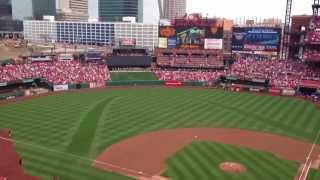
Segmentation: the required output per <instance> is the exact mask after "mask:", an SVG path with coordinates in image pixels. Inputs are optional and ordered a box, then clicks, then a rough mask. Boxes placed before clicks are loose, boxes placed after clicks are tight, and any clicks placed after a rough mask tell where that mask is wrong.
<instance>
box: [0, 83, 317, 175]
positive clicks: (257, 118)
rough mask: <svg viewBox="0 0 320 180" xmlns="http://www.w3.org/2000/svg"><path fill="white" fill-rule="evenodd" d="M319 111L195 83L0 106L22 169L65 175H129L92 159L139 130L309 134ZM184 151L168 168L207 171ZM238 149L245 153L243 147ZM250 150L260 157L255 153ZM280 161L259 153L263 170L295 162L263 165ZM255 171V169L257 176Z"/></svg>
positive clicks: (197, 172) (310, 136) (289, 167)
mask: <svg viewBox="0 0 320 180" xmlns="http://www.w3.org/2000/svg"><path fill="white" fill-rule="evenodd" d="M319 119H320V111H318V110H317V109H316V108H315V107H314V106H313V105H312V104H311V103H309V102H305V101H302V100H297V99H289V98H281V97H269V96H261V95H252V94H246V93H231V92H223V91H216V90H201V89H198V90H195V89H166V88H136V89H112V88H111V89H106V90H101V91H93V92H81V93H71V92H68V93H63V94H57V95H53V96H48V97H42V98H38V99H34V100H28V101H22V102H18V103H14V104H10V105H5V106H0V128H11V129H12V132H13V138H14V139H15V140H16V141H17V143H16V146H17V149H18V151H19V153H20V154H21V155H22V156H23V165H24V167H25V168H26V170H27V172H29V173H31V174H33V175H37V176H40V177H42V178H43V179H52V176H53V175H58V176H59V177H60V179H63V180H64V179H72V180H84V179H88V180H95V179H110V180H118V179H128V178H127V177H124V176H121V175H117V174H114V173H108V172H104V171H100V170H96V169H95V168H93V167H92V166H91V164H92V160H93V159H94V158H95V157H96V156H97V155H98V154H99V153H100V152H102V151H103V150H104V149H105V148H107V147H108V146H111V145H112V144H114V143H116V142H118V141H120V140H123V139H126V138H128V137H131V136H136V135H139V134H142V133H145V132H150V131H155V130H160V129H164V128H188V127H225V128H243V129H249V130H256V131H263V132H269V133H275V134H280V135H285V136H290V137H293V138H299V139H302V140H306V141H310V142H312V141H313V139H314V138H315V136H316V133H317V132H318V131H319V129H320V120H319ZM317 143H319V142H317ZM204 147H207V145H204ZM219 147H224V146H223V145H221V146H219ZM192 148H193V147H191V149H192ZM195 148H196V149H197V148H198V147H195ZM200 149H202V151H205V152H207V153H208V154H211V153H216V151H217V150H215V149H214V148H213V145H208V148H200ZM188 151H189V150H188V149H187V152H188ZM223 152H224V151H219V154H220V155H221V156H223V157H227V156H232V157H236V156H238V158H240V159H241V158H242V157H240V156H242V155H243V154H241V153H240V154H239V155H238V153H236V152H235V151H232V150H229V151H225V153H223ZM250 152H251V151H250ZM189 154H190V157H189V156H188V157H187V156H185V157H184V158H186V157H187V158H189V160H188V159H187V160H186V159H184V158H182V159H181V158H179V157H178V158H176V159H175V160H174V161H173V162H175V163H174V164H175V165H174V166H170V168H169V169H168V172H169V175H170V173H171V172H174V173H173V175H172V176H174V177H189V176H185V175H184V174H187V175H190V178H187V179H192V177H197V176H199V177H202V176H203V177H210V176H211V174H212V173H211V172H208V169H207V170H206V172H207V173H205V174H203V173H204V171H203V169H202V168H198V167H201V166H206V165H207V164H208V162H207V161H204V160H203V159H206V158H203V157H200V156H201V155H200V154H197V153H189ZM204 154H206V153H204ZM230 154H231V155H230ZM244 154H245V155H246V156H248V157H251V156H250V153H249V151H248V152H244ZM193 156H194V157H193ZM194 158H199V160H198V161H197V163H198V165H199V166H193V165H191V164H190V167H189V162H190V160H193V159H194ZM252 158H258V159H259V158H261V157H259V156H257V157H256V156H255V155H254V154H253V155H252ZM201 159H202V160H201ZM273 161H274V162H273ZM278 162H279V160H276V159H272V158H271V159H269V161H266V162H260V161H259V166H261V169H264V168H265V169H267V171H263V172H264V173H265V174H264V175H263V177H273V174H277V173H282V171H285V172H288V175H286V176H283V177H289V175H290V174H291V172H292V168H293V167H294V166H295V165H294V164H291V165H290V164H289V163H287V162H285V161H283V162H282V163H279V165H278V166H281V167H279V168H270V167H269V166H270V164H272V163H278ZM282 164H284V166H282ZM172 168H173V169H172ZM208 168H210V167H208ZM261 173H262V172H261V171H257V172H254V173H253V175H255V177H256V179H261V178H260V176H261ZM253 175H252V178H253ZM221 177H225V176H221ZM274 177H275V176H274ZM225 178H226V180H227V179H228V178H227V177H225ZM244 179H245V178H244ZM288 179H290V180H291V179H292V178H288ZM222 180H224V179H222Z"/></svg>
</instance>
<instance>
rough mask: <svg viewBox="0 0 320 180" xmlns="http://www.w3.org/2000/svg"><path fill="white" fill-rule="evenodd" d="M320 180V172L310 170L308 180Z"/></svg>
mask: <svg viewBox="0 0 320 180" xmlns="http://www.w3.org/2000/svg"><path fill="white" fill-rule="evenodd" d="M318 179H320V171H317V170H314V169H310V172H309V174H308V178H307V180H318Z"/></svg>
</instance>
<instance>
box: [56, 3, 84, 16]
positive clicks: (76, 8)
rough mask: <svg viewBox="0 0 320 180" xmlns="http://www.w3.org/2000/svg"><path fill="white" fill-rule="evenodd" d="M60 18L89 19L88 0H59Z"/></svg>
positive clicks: (58, 10)
mask: <svg viewBox="0 0 320 180" xmlns="http://www.w3.org/2000/svg"><path fill="white" fill-rule="evenodd" d="M57 1H58V8H57V14H58V17H57V19H58V20H62V21H87V20H88V18H89V15H88V0H57Z"/></svg>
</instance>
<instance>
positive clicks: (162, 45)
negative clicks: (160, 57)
mask: <svg viewBox="0 0 320 180" xmlns="http://www.w3.org/2000/svg"><path fill="white" fill-rule="evenodd" d="M159 48H168V39H167V38H159Z"/></svg>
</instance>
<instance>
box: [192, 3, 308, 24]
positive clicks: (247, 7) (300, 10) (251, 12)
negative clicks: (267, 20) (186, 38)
mask: <svg viewBox="0 0 320 180" xmlns="http://www.w3.org/2000/svg"><path fill="white" fill-rule="evenodd" d="M293 1H294V2H293V9H292V14H294V15H301V14H311V13H312V9H311V4H312V3H313V0H293ZM231 4H233V6H230V5H231ZM259 7H260V8H259ZM285 7H286V0H187V12H188V13H191V12H201V13H202V14H203V15H206V14H208V15H209V16H218V17H226V18H232V19H235V18H236V17H256V16H257V17H271V18H272V17H278V18H284V15H285Z"/></svg>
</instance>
